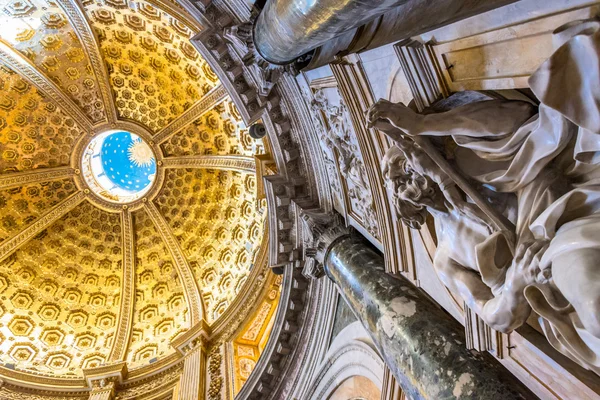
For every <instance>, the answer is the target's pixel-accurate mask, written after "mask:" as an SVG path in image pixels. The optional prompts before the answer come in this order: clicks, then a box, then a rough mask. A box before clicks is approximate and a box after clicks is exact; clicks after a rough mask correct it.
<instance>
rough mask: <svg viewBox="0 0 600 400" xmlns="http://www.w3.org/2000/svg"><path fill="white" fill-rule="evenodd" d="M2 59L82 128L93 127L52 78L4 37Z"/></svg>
mask: <svg viewBox="0 0 600 400" xmlns="http://www.w3.org/2000/svg"><path fill="white" fill-rule="evenodd" d="M0 59H1V60H2V61H4V62H5V63H6V64H7V65H8V66H9V67H10V68H11V69H13V70H14V71H15V72H17V73H18V74H19V75H21V76H23V77H24V78H26V79H27V80H29V81H30V82H31V83H33V84H34V85H35V86H36V87H37V88H38V89H39V90H41V91H42V92H43V93H45V94H46V95H47V96H48V97H50V98H51V99H52V100H53V101H54V102H55V103H56V105H58V106H59V107H60V108H61V109H62V110H63V111H64V112H65V113H67V114H68V115H69V116H70V117H71V118H73V119H74V120H75V121H76V122H77V123H78V124H79V126H80V127H81V128H83V129H85V130H87V131H89V130H90V129H91V128H92V123H91V122H90V120H89V119H88V117H87V116H86V115H85V114H84V113H83V112H82V111H81V109H80V108H79V107H78V106H77V105H76V104H75V103H73V101H72V100H71V99H70V98H69V97H68V96H67V95H66V94H64V93H63V92H62V90H61V89H60V88H59V87H58V86H56V84H55V83H54V82H53V81H52V80H51V79H50V78H48V77H47V76H46V75H45V74H44V73H42V72H41V71H40V70H39V69H37V67H36V66H35V65H33V64H32V63H31V62H30V61H29V60H28V59H27V58H25V57H24V56H22V55H21V54H20V53H18V52H17V51H15V50H14V49H13V48H12V47H11V46H10V45H9V44H8V43H6V42H5V41H4V40H3V39H0Z"/></svg>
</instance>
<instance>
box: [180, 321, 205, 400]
mask: <svg viewBox="0 0 600 400" xmlns="http://www.w3.org/2000/svg"><path fill="white" fill-rule="evenodd" d="M209 335H210V333H209V327H208V324H207V323H206V321H204V320H202V321H200V322H199V323H198V324H196V325H195V326H194V327H192V329H190V330H189V331H187V332H186V333H184V334H183V335H180V336H179V337H177V338H176V339H175V340H174V341H173V342H172V343H171V346H172V347H174V348H175V349H176V350H177V351H178V352H179V353H180V354H181V355H182V356H184V357H185V359H184V364H183V372H182V373H181V378H180V380H179V384H178V385H177V387H176V388H175V393H174V398H175V399H180V400H204V398H205V392H206V344H207V342H208V338H209Z"/></svg>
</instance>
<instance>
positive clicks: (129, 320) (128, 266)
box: [109, 210, 135, 362]
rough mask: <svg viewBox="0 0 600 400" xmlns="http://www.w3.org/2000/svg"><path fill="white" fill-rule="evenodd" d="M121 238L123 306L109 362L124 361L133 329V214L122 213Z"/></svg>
mask: <svg viewBox="0 0 600 400" xmlns="http://www.w3.org/2000/svg"><path fill="white" fill-rule="evenodd" d="M121 232H122V234H121V236H122V242H123V279H122V280H121V282H122V283H121V305H120V311H119V317H118V320H117V331H116V334H115V340H114V343H113V346H112V350H111V352H110V357H109V361H110V362H117V361H124V360H125V356H126V354H127V345H128V344H129V338H130V336H131V331H132V329H133V303H134V302H135V253H134V248H135V246H134V237H133V221H132V218H131V213H130V212H129V211H128V210H123V212H122V213H121Z"/></svg>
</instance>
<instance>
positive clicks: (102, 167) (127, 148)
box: [82, 131, 156, 203]
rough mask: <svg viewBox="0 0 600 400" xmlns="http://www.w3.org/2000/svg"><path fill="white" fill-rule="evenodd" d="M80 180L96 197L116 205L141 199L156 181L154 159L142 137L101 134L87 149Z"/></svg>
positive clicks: (116, 132)
mask: <svg viewBox="0 0 600 400" xmlns="http://www.w3.org/2000/svg"><path fill="white" fill-rule="evenodd" d="M82 171H83V176H84V179H85V181H86V183H87V184H88V186H89V187H90V189H91V190H92V191H93V192H94V193H96V194H97V195H98V196H100V197H102V198H104V199H106V200H109V201H113V202H117V203H129V202H132V201H135V200H138V199H140V198H141V197H142V196H144V195H145V194H146V193H147V192H148V191H149V190H150V188H151V187H152V184H153V182H154V180H155V178H156V157H155V155H154V152H153V151H152V148H151V147H150V145H148V143H146V142H145V141H144V140H143V139H142V138H141V137H139V136H137V135H134V134H133V133H130V132H127V131H110V132H104V133H102V134H100V135H98V136H96V137H94V138H93V139H92V140H91V141H90V143H89V144H88V145H87V147H86V149H85V151H84V153H83V159H82Z"/></svg>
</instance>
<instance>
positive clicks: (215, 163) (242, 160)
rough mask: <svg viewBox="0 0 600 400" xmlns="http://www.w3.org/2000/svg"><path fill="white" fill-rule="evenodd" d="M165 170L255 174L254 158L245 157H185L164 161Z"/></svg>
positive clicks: (170, 158)
mask: <svg viewBox="0 0 600 400" xmlns="http://www.w3.org/2000/svg"><path fill="white" fill-rule="evenodd" d="M163 167H164V168H207V169H218V170H225V171H240V172H255V170H256V163H255V161H254V158H252V157H245V156H236V155H231V156H210V155H201V156H183V157H169V158H165V159H164V160H163Z"/></svg>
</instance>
